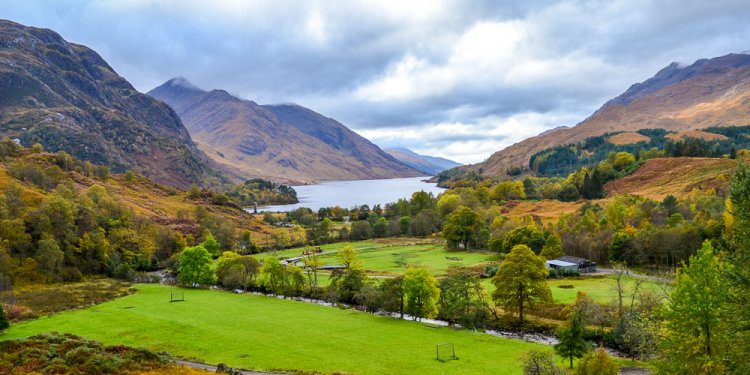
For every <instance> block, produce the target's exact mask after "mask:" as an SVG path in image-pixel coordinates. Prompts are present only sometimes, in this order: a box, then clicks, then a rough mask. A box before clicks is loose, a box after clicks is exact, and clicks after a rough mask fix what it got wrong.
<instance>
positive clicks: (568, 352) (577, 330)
mask: <svg viewBox="0 0 750 375" xmlns="http://www.w3.org/2000/svg"><path fill="white" fill-rule="evenodd" d="M584 335H585V326H584V323H583V318H582V317H581V315H580V314H579V313H577V312H574V313H573V315H572V316H571V317H570V321H568V324H567V325H566V326H564V327H560V329H558V330H557V338H558V340H559V342H558V343H557V344H555V353H557V354H559V355H560V356H561V357H563V358H567V359H568V360H570V368H573V358H581V357H583V356H584V355H585V354H586V353H587V352H588V351H589V349H590V348H591V345H590V344H589V342H588V341H586V338H585V337H584Z"/></svg>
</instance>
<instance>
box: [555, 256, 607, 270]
mask: <svg viewBox="0 0 750 375" xmlns="http://www.w3.org/2000/svg"><path fill="white" fill-rule="evenodd" d="M546 264H547V268H551V269H558V270H562V271H578V272H580V273H590V272H596V263H595V262H592V261H590V260H588V259H584V258H579V257H573V256H568V255H564V256H561V257H559V258H557V259H552V260H548V261H547V262H546Z"/></svg>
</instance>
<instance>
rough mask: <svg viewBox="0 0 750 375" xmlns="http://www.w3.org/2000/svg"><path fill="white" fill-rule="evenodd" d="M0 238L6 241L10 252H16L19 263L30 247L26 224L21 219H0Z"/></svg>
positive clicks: (21, 263) (21, 262)
mask: <svg viewBox="0 0 750 375" xmlns="http://www.w3.org/2000/svg"><path fill="white" fill-rule="evenodd" d="M0 238H2V239H3V240H5V241H7V245H8V250H10V252H11V254H18V259H19V262H20V265H21V266H23V261H24V259H25V258H26V257H27V256H28V253H29V250H30V249H31V235H29V234H28V233H26V225H25V224H24V222H23V220H21V219H8V220H3V221H0Z"/></svg>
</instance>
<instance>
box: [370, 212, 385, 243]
mask: <svg viewBox="0 0 750 375" xmlns="http://www.w3.org/2000/svg"><path fill="white" fill-rule="evenodd" d="M372 235H373V237H375V238H383V237H385V236H387V235H388V220H386V218H384V217H381V218H380V219H378V221H377V222H376V223H375V225H373V226H372Z"/></svg>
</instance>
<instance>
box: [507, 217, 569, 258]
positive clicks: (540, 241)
mask: <svg viewBox="0 0 750 375" xmlns="http://www.w3.org/2000/svg"><path fill="white" fill-rule="evenodd" d="M544 244H545V241H544V233H542V232H541V231H540V230H539V229H537V227H536V225H534V224H530V225H524V226H522V227H518V228H515V229H513V230H511V231H510V232H508V234H506V235H505V237H503V252H505V253H507V252H509V251H510V250H511V249H513V247H515V246H516V245H526V246H528V247H529V248H531V250H534V253H536V254H539V253H540V252H541V251H542V248H543V247H544ZM560 251H562V245H560Z"/></svg>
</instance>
